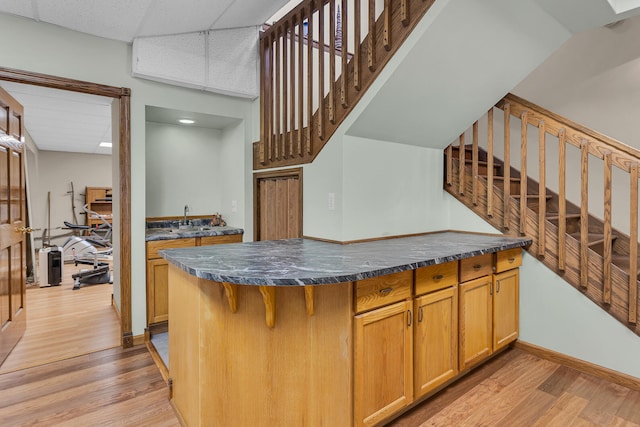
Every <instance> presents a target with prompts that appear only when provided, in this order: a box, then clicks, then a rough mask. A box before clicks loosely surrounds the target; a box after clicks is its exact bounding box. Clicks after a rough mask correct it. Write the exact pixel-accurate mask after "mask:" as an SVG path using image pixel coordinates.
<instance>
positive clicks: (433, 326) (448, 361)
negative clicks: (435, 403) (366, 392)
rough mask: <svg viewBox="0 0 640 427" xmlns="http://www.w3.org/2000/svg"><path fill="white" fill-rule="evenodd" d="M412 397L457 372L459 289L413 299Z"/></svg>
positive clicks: (454, 288)
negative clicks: (414, 317)
mask: <svg viewBox="0 0 640 427" xmlns="http://www.w3.org/2000/svg"><path fill="white" fill-rule="evenodd" d="M414 304H415V314H416V321H415V322H416V323H415V327H414V339H413V347H414V356H413V362H414V364H413V369H414V372H413V377H414V387H413V388H414V396H415V398H416V399H418V398H420V397H422V396H424V395H425V394H427V393H428V392H430V391H431V390H433V389H435V388H436V387H438V386H440V385H441V384H444V383H445V382H447V381H448V380H450V379H451V378H453V377H455V376H456V375H457V374H458V288H457V287H456V286H451V287H448V288H445V289H442V290H439V291H435V292H431V293H429V294H426V295H423V296H421V297H417V298H416V300H415V302H414Z"/></svg>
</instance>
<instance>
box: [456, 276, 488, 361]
mask: <svg viewBox="0 0 640 427" xmlns="http://www.w3.org/2000/svg"><path fill="white" fill-rule="evenodd" d="M492 285H493V283H492V277H491V276H484V277H480V278H479V279H475V280H471V281H468V282H464V283H462V284H460V295H459V298H460V304H459V319H460V339H459V346H460V353H459V358H460V371H463V370H465V369H466V368H468V367H470V366H472V365H475V364H476V363H478V362H480V361H481V360H483V359H485V358H486V357H488V356H489V355H491V352H492V350H491V349H492V344H493V343H492V341H493V339H492V337H493V335H492V322H493V315H492V295H491V294H492Z"/></svg>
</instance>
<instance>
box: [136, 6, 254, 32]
mask: <svg viewBox="0 0 640 427" xmlns="http://www.w3.org/2000/svg"><path fill="white" fill-rule="evenodd" d="M262 1H263V0H251V1H247V0H244V8H245V10H247V9H248V10H251V9H252V8H253V7H254V6H255V4H252V3H256V4H257V3H262ZM231 3H233V0H218V1H211V0H188V1H184V0H183V1H179V2H178V1H175V0H156V1H154V3H153V7H151V8H150V9H149V12H148V13H147V16H146V17H145V19H144V21H143V22H142V24H141V25H140V29H139V31H138V34H137V36H138V37H143V36H159V35H167V34H181V33H190V32H196V31H205V30H207V29H208V28H209V27H210V26H211V24H212V23H214V22H215V21H217V20H218V18H219V17H220V15H222V14H223V13H224V11H225V10H226V9H227V8H228V7H229V5H230V4H231Z"/></svg>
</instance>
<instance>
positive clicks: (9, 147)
mask: <svg viewBox="0 0 640 427" xmlns="http://www.w3.org/2000/svg"><path fill="white" fill-rule="evenodd" d="M12 133H15V132H12ZM25 206H26V205H25V179H24V167H23V149H22V146H21V145H19V144H13V143H5V142H0V364H1V363H2V362H4V360H5V359H6V358H7V356H8V355H9V353H10V352H11V350H12V349H13V347H15V345H16V344H17V343H18V341H19V340H20V338H21V337H22V335H23V334H24V331H25V329H26V326H27V316H26V309H25V299H26V295H25V291H26V248H25V244H26V239H25V233H24V231H25V230H24V229H25V227H26V218H25V216H26V214H25Z"/></svg>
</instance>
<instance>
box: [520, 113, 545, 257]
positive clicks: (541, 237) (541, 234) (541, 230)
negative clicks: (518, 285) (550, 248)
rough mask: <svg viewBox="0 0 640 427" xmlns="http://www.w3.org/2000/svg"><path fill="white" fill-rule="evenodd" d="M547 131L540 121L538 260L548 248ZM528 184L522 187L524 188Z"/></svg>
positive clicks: (542, 121)
mask: <svg viewBox="0 0 640 427" xmlns="http://www.w3.org/2000/svg"><path fill="white" fill-rule="evenodd" d="M546 144H547V131H546V128H545V125H544V120H540V122H539V123H538V148H539V154H538V182H539V185H538V258H543V257H544V253H545V248H546V246H547V244H546V240H545V235H546V229H545V224H546V222H547V221H545V216H546V213H547V181H546V179H547V176H546V175H547V171H546V167H545V165H546V156H547V146H546ZM525 185H526V184H524V185H522V186H523V187H524V186H525Z"/></svg>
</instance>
